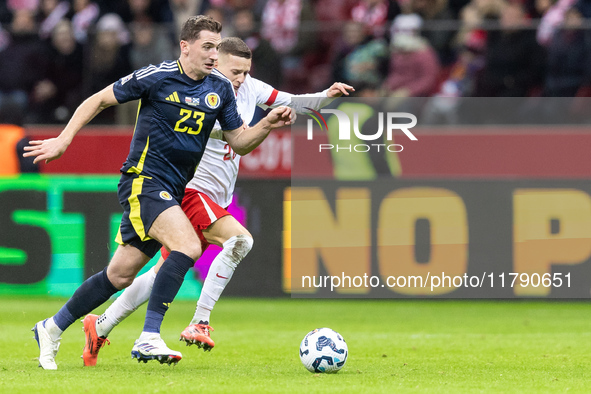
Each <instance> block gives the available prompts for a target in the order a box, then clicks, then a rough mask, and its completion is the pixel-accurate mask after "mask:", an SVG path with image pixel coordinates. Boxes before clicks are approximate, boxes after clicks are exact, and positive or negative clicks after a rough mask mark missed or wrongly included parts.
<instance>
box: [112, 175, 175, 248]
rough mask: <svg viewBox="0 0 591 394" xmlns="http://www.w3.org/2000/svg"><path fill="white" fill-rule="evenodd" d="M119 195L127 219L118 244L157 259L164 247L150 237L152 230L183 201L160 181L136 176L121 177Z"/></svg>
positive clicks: (121, 226) (120, 227) (120, 232)
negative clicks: (171, 209)
mask: <svg viewBox="0 0 591 394" xmlns="http://www.w3.org/2000/svg"><path fill="white" fill-rule="evenodd" d="M117 196H118V197H119V203H120V204H121V206H122V207H123V217H122V218H121V225H120V226H119V233H118V234H117V238H116V241H117V242H118V243H119V244H121V245H125V244H129V245H132V246H134V247H136V248H138V249H139V250H141V251H142V252H143V253H145V254H146V255H147V256H149V257H150V258H152V257H154V255H155V254H156V253H157V252H158V250H159V249H160V247H161V246H162V245H161V244H160V242H158V241H156V240H155V239H152V238H150V237H149V236H148V231H149V230H150V227H152V223H154V220H156V218H157V217H158V215H160V214H161V213H162V212H163V211H165V210H166V209H168V208H170V207H172V206H175V205H179V206H180V202H179V201H177V200H176V199H175V198H174V197H173V196H172V195H171V194H170V193H169V192H168V191H166V189H164V188H163V187H162V185H161V184H160V183H159V182H158V181H156V180H154V179H152V178H150V177H145V176H143V175H137V174H133V173H131V174H123V175H121V180H120V181H119V186H118V191H117Z"/></svg>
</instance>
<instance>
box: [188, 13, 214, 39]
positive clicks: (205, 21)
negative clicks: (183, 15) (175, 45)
mask: <svg viewBox="0 0 591 394" xmlns="http://www.w3.org/2000/svg"><path fill="white" fill-rule="evenodd" d="M203 30H207V31H210V32H212V33H221V32H222V24H221V23H220V22H218V21H216V20H215V19H213V18H212V17H210V16H205V15H197V16H192V17H190V18H189V19H187V20H186V22H185V23H183V27H182V28H181V35H180V39H181V41H187V42H193V41H195V40H198V39H199V34H200V33H201V32H202V31H203Z"/></svg>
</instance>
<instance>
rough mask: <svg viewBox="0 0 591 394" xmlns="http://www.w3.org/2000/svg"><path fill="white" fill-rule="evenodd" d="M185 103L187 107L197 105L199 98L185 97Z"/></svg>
mask: <svg viewBox="0 0 591 394" xmlns="http://www.w3.org/2000/svg"><path fill="white" fill-rule="evenodd" d="M185 103H187V104H189V105H199V97H185Z"/></svg>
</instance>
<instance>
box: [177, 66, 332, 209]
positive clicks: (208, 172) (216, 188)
mask: <svg viewBox="0 0 591 394" xmlns="http://www.w3.org/2000/svg"><path fill="white" fill-rule="evenodd" d="M326 94H327V90H325V91H323V92H320V93H313V94H302V95H293V94H289V93H286V92H280V91H278V90H277V89H274V88H273V87H272V86H271V85H268V84H266V83H264V82H262V81H259V80H258V79H255V78H252V77H251V76H250V75H247V76H246V78H245V80H244V83H243V84H242V85H241V86H240V89H238V95H237V96H236V105H237V106H238V112H239V113H240V115H241V116H242V119H243V120H244V122H246V124H250V122H251V121H252V119H253V117H254V113H255V110H256V107H257V106H260V107H263V108H267V107H278V106H281V105H287V106H290V104H291V99H292V98H293V97H298V98H300V97H303V98H309V99H310V100H305V105H304V104H299V105H298V107H296V108H293V107H292V108H293V109H294V110H295V111H296V112H297V113H305V112H308V111H307V110H305V109H304V108H303V107H304V106H306V107H310V108H314V109H319V108H322V107H324V106H326V105H328V104H329V103H330V102H331V101H332V99H331V98H328V97H327V95H326ZM298 102H302V100H298ZM221 134H222V133H221V130H220V125H219V123H217V122H216V125H215V127H214V130H213V131H212V135H211V137H210V138H209V140H208V141H207V145H206V147H205V152H204V153H203V157H202V158H201V162H200V163H199V166H198V167H197V171H196V172H195V176H193V179H191V181H190V182H189V183H188V184H187V188H189V189H195V190H198V191H200V192H202V193H205V194H206V195H207V196H208V197H209V198H211V199H212V201H213V202H215V203H216V204H218V205H219V206H221V207H224V208H226V207H227V206H229V205H230V203H231V202H232V196H233V194H234V186H235V185H236V178H237V177H238V168H239V166H240V155H238V154H236V153H235V152H234V151H233V150H232V148H230V145H229V144H228V143H227V142H226V141H223V140H221V139H219V138H220V137H221Z"/></svg>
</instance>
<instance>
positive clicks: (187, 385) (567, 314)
mask: <svg viewBox="0 0 591 394" xmlns="http://www.w3.org/2000/svg"><path fill="white" fill-rule="evenodd" d="M63 301H64V300H55V299H46V298H2V299H0V305H1V307H0V334H1V335H0V354H1V355H2V356H1V357H0V392H2V393H35V392H39V393H85V392H88V393H107V394H111V393H155V392H168V393H171V392H178V393H193V392H194V393H393V392H446V393H458V392H462V393H464V392H469V393H471V392H474V393H479V392H485V393H486V392H493V393H498V392H504V393H513V392H515V393H523V392H527V393H530V392H566V391H568V392H589V390H590V389H589V387H590V385H589V383H590V378H589V376H590V373H591V344H590V339H591V336H590V332H591V330H590V329H589V327H590V321H589V320H590V319H589V309H590V307H589V305H588V304H587V303H583V302H537V301H518V302H505V301H477V300H476V301H428V300H412V301H411V300H393V301H392V300H317V299H308V300H301V299H300V300H296V299H289V298H285V299H233V298H227V297H226V298H223V299H222V300H220V302H218V305H217V306H216V309H215V311H214V312H213V314H212V325H213V327H214V328H215V332H213V335H212V338H213V339H214V340H215V342H216V347H215V348H214V349H213V350H212V351H211V352H207V353H206V352H203V351H202V350H199V349H197V348H196V347H195V346H191V347H185V346H184V345H183V344H181V342H178V336H179V333H180V331H181V330H182V329H184V327H185V326H186V325H187V323H188V322H189V320H190V318H191V316H192V313H193V310H194V305H195V304H194V303H193V302H185V301H177V302H175V303H174V304H173V305H172V306H171V308H170V310H169V312H168V314H167V316H166V318H165V320H164V324H163V327H162V337H163V339H164V340H165V341H166V342H167V344H168V345H169V347H171V348H173V349H175V350H180V351H182V353H183V359H182V361H180V362H179V364H178V365H177V366H168V365H161V364H159V363H158V362H155V361H152V362H148V363H147V364H144V363H137V362H136V361H135V360H132V359H131V356H130V351H131V347H132V346H133V341H134V340H135V339H136V338H137V337H138V336H139V333H140V331H141V328H142V323H143V316H144V312H145V307H143V308H140V310H138V311H137V312H136V313H135V314H134V315H132V316H131V317H130V318H129V319H127V320H126V321H124V322H123V323H121V324H120V325H119V326H118V327H117V328H116V329H115V330H114V331H113V332H112V333H111V335H110V340H111V345H110V346H105V348H103V349H102V350H101V353H100V356H99V361H98V364H97V366H96V367H93V368H85V367H83V366H82V360H81V358H80V355H81V354H82V347H83V344H84V335H83V332H82V323H79V322H77V323H75V324H74V325H73V326H72V327H70V329H69V330H68V331H66V333H64V335H63V337H62V345H61V348H60V351H59V353H58V357H57V363H58V370H57V371H44V370H42V369H41V368H38V367H37V360H36V357H37V356H38V349H37V344H36V342H35V340H34V339H33V333H32V332H31V331H30V329H31V327H33V325H34V324H35V322H37V321H38V320H40V319H42V318H44V317H47V316H49V315H51V314H53V313H55V312H56V311H57V310H58V308H59V307H60V306H61V305H62V303H63ZM103 310H104V307H101V308H99V309H98V310H97V311H95V312H97V313H100V312H102V311H103ZM317 327H330V328H333V329H335V330H337V331H338V332H340V333H341V334H342V335H343V337H344V338H345V340H346V341H347V344H348V347H349V358H348V360H347V364H346V365H345V367H344V368H343V369H342V370H341V371H340V372H339V373H337V374H335V375H321V374H312V373H310V372H308V371H307V370H305V369H304V367H303V366H302V365H301V363H300V360H299V356H298V347H299V344H300V341H301V340H302V338H303V337H304V335H305V334H306V333H307V332H308V331H310V330H312V329H314V328H317Z"/></svg>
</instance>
